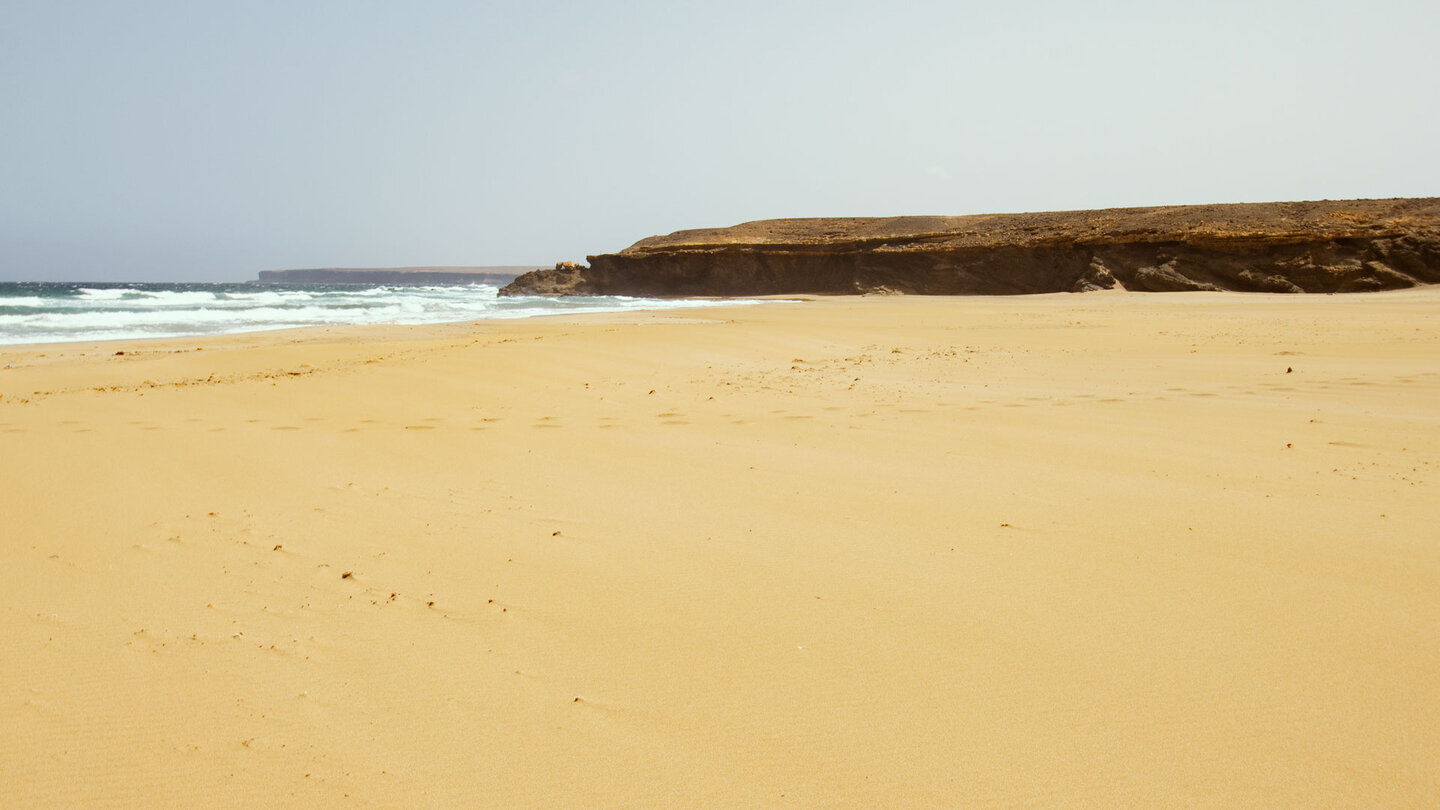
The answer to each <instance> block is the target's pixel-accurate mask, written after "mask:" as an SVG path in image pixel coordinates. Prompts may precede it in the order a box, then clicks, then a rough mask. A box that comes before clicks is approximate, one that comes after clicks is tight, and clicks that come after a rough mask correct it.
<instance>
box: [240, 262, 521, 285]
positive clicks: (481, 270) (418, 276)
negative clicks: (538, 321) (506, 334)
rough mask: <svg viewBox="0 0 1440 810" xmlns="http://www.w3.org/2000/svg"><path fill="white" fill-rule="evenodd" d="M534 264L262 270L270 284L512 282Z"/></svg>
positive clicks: (263, 278)
mask: <svg viewBox="0 0 1440 810" xmlns="http://www.w3.org/2000/svg"><path fill="white" fill-rule="evenodd" d="M534 269H535V268H534V266H533V265H519V266H511V265H505V266H494V267H317V268H312V269H308V270H261V271H260V278H259V280H260V281H262V282H266V283H270V284H495V285H500V284H509V283H510V282H512V281H514V280H515V277H516V276H518V275H520V274H521V273H524V272H526V271H529V270H534Z"/></svg>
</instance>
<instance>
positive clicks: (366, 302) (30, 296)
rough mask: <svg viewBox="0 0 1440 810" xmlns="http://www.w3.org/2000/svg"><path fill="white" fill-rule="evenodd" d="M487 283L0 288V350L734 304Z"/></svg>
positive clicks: (21, 285) (11, 285)
mask: <svg viewBox="0 0 1440 810" xmlns="http://www.w3.org/2000/svg"><path fill="white" fill-rule="evenodd" d="M497 292H498V291H497V289H496V288H495V287H492V286H490V285H487V284H467V285H433V286H422V285H414V286H411V285H374V286H371V285H361V284H258V283H237V284H120V283H104V284H102V283H95V284H83V283H79V284H72V283H52V282H0V345H15V344H23V343H61V342H73V341H82V340H85V341H88V340H122V339H135V338H158V337H181V336H189V335H218V334H228V333H234V332H253V331H260V330H265V329H286V328H290V327H297V326H326V325H339V324H383V323H394V324H425V323H446V322H453V321H470V320H480V319H486V318H524V317H529V316H534V315H553V314H559V313H566V312H620V311H626V310H635V309H674V308H685V307H703V306H713V305H715V304H719V303H729V304H733V303H740V302H737V301H724V302H721V301H696V300H674V299H665V300H660V299H649V298H627V297H623V296H594V297H588V296H587V297H573V298H538V297H517V298H509V297H507V298H501V297H499V296H498V295H497V294H496V293H497Z"/></svg>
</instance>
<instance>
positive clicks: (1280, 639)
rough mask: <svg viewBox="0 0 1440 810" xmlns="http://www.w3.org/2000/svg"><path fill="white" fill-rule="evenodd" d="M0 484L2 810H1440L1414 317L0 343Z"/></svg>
mask: <svg viewBox="0 0 1440 810" xmlns="http://www.w3.org/2000/svg"><path fill="white" fill-rule="evenodd" d="M122 352H123V353H122ZM0 459H3V463H0V534H3V542H0V585H3V589H0V638H3V642H0V644H3V645H4V653H3V655H0V727H3V728H4V729H5V732H4V733H3V734H0V787H3V790H0V806H6V807H111V806H114V807H156V806H187V807H236V806H250V807H259V806H264V807H329V806H356V807H565V808H570V807H664V808H679V807H696V808H700V807H706V808H709V807H958V806H964V807H977V808H989V807H1296V808H1314V807H1415V808H1421V807H1435V806H1437V805H1440V675H1437V673H1440V500H1437V495H1440V489H1437V487H1440V290H1437V289H1433V288H1432V289H1422V290H1412V291H1404V292H1397V293H1380V294H1366V295H1348V296H1264V295H1247V294H1235V293H1217V294H1212V293H1186V294H1161V295H1146V294H1139V293H1095V294H1087V295H1083V296H1081V295H1063V294H1062V295H1044V296H1031V297H1004V298H922V297H874V298H857V297H850V298H827V299H820V300H812V301H805V302H777V303H769V304H765V305H760V306H749V307H724V308H716V309H707V310H689V311H668V312H654V313H628V314H623V315H585V316H567V317H552V318H542V319H532V320H524V321H489V322H480V323H473V324H452V325H445V326H426V327H365V328H347V329H328V330H325V329H310V330H301V331H290V332H276V333H266V334H251V335H240V336H231V337H223V338H205V339H191V340H165V341H156V342H143V341H136V342H126V343H114V344H89V345H82V344H69V345H51V346H43V347H11V348H0Z"/></svg>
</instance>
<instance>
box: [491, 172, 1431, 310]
mask: <svg viewBox="0 0 1440 810" xmlns="http://www.w3.org/2000/svg"><path fill="white" fill-rule="evenodd" d="M588 261H589V265H588V266H585V265H579V264H573V263H569V262H562V263H560V264H558V265H556V266H555V268H554V269H545V270H536V271H533V272H529V273H525V274H524V275H521V276H520V277H519V278H517V279H516V280H515V281H514V282H513V283H511V284H510V285H509V286H507V287H505V288H504V289H502V290H501V294H502V295H641V296H660V297H669V296H735V295H785V294H794V293H819V294H855V293H877V292H894V293H916V294H926V295H1006V294H1018V293H1049V292H1085V291H1089V290H1102V289H1125V290H1137V291H1146V292H1170V291H1183V290H1240V291H1247V292H1280V293H1300V292H1311V293H1334V292H1362V291H1374V290H1391V289H1399V288H1404V287H1413V286H1416V285H1420V284H1435V283H1440V198H1433V197H1431V198H1418V199H1390V200H1338V201H1337V200H1325V201H1320V202H1285V203H1239V204H1231V205H1183V206H1163V207H1156V208H1111V209H1104V210H1097V211H1057V212H1045V213H1029V214H981V215H973V216H959V217H941V216H911V217H884V218H819V219H774V220H762V221H757V222H747V223H745V224H743V225H736V226H734V227H731V228H709V229H699V230H686V231H677V232H676V233H672V234H670V235H668V236H652V237H650V238H648V239H642V240H640V241H639V242H636V243H635V244H633V245H631V246H630V247H628V248H626V249H624V250H622V251H620V252H619V253H611V254H603V255H599V256H590V257H588Z"/></svg>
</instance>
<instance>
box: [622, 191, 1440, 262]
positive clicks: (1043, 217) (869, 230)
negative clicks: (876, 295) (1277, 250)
mask: <svg viewBox="0 0 1440 810" xmlns="http://www.w3.org/2000/svg"><path fill="white" fill-rule="evenodd" d="M1416 232H1437V233H1440V198H1437V197H1424V198H1400V199H1388V200H1322V201H1318V202H1272V203H1233V204H1217V205H1167V206H1158V207H1154V208H1106V209H1101V210H1094V211H1046V212H1038V213H1026V214H975V215H971V216H956V217H945V216H904V217H820V218H812V219H767V220H757V221H755V222H746V223H743V224H741V225H736V226H734V227H730V228H700V229H695V230H685V231H676V232H675V233H672V234H669V235H666V236H652V237H649V238H648V239H642V240H640V241H639V242H636V243H635V244H633V245H631V246H630V247H628V248H626V249H625V250H622V251H621V252H620V255H622V256H624V255H635V254H646V253H654V252H665V251H674V250H704V249H721V250H723V249H726V248H733V247H762V246H763V247H785V246H794V247H824V246H844V245H849V244H855V245H867V246H870V247H871V248H872V249H873V248H875V247H877V246H878V247H881V249H883V245H884V243H886V242H897V243H900V244H906V245H914V244H915V243H923V244H925V245H927V246H932V247H957V248H963V247H996V246H1001V245H1006V246H1024V245H1042V244H1052V243H1057V242H1075V243H1081V244H1084V243H1114V242H1158V241H1195V240H1201V241H1208V240H1230V239H1238V240H1243V239H1262V240H1279V241H1283V240H1286V239H1299V238H1305V239H1315V238H1323V239H1343V238H1354V237H1375V236H1385V235H1393V234H1402V233H1412V234H1413V233H1416ZM898 246H899V245H897V247H898Z"/></svg>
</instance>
